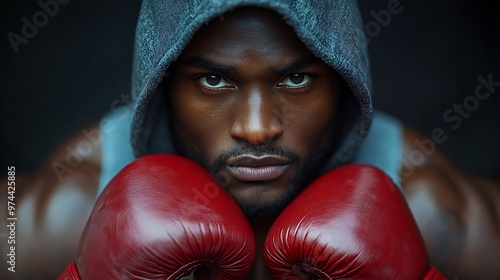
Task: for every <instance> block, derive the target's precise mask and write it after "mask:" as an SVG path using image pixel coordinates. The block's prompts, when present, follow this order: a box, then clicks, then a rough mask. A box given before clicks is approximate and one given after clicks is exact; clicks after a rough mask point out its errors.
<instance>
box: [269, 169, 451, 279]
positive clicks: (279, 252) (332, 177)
mask: <svg viewBox="0 0 500 280" xmlns="http://www.w3.org/2000/svg"><path fill="white" fill-rule="evenodd" d="M264 259H265V261H266V265H267V267H268V269H269V270H270V272H271V273H272V274H273V276H274V277H275V278H276V279H318V278H320V279H391V280H396V279H401V280H412V279H445V278H444V277H443V276H442V275H441V274H440V273H439V272H438V271H437V270H436V269H435V268H433V267H430V266H429V260H428V256H427V251H426V248H425V245H424V242H423V239H422V237H421V235H420V232H419V230H418V228H417V225H416V224H415V221H414V219H413V216H412V214H411V212H410V210H409V209H408V206H407V204H406V201H405V199H404V198H403V196H402V195H401V193H400V191H399V189H398V188H397V187H396V186H395V185H394V183H393V182H392V181H391V179H390V178H389V177H387V176H386V175H385V174H384V173H383V172H382V171H380V170H378V169H376V168H374V167H371V166H368V165H354V164H353V165H348V166H343V167H339V168H337V169H335V170H333V171H330V172H329V173H327V174H325V175H324V176H322V177H320V178H319V179H318V180H316V181H314V182H313V183H312V184H311V185H310V186H308V187H307V188H306V189H305V190H304V191H303V192H302V193H301V194H300V195H299V196H298V197H297V198H296V199H295V200H294V201H292V203H290V205H289V206H288V207H287V208H286V209H285V210H284V211H283V212H282V213H281V214H280V216H279V217H278V218H277V219H276V221H275V222H274V224H273V226H272V227H271V229H270V230H269V232H268V235H267V238H266V242H265V248H264Z"/></svg>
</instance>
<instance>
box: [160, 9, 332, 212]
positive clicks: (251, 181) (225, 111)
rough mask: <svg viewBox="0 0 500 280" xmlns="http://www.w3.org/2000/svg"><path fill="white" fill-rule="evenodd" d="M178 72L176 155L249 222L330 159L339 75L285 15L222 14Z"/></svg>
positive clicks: (173, 100)
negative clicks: (201, 171) (210, 179)
mask: <svg viewBox="0 0 500 280" xmlns="http://www.w3.org/2000/svg"><path fill="white" fill-rule="evenodd" d="M171 72H172V75H171V77H170V82H169V89H168V92H167V93H166V94H169V97H170V100H169V106H170V109H169V110H170V111H171V113H172V127H173V129H174V132H173V134H174V135H175V138H176V139H175V140H176V141H175V142H176V147H177V149H178V150H179V152H180V153H181V154H183V155H185V156H187V157H190V158H192V159H194V160H196V161H198V162H199V163H200V164H202V165H203V166H205V167H206V168H207V169H208V170H209V171H210V172H211V173H212V174H213V175H214V176H215V177H216V178H217V179H218V180H219V182H220V183H221V185H222V186H223V187H224V188H225V189H226V190H227V191H228V192H229V193H230V194H231V195H232V197H233V198H234V199H235V200H236V201H237V202H238V203H239V204H240V206H241V207H242V209H243V210H244V212H245V213H246V214H247V216H250V217H260V216H266V215H275V214H276V213H278V212H279V211H281V210H282V208H283V207H284V206H285V205H286V204H287V203H288V202H289V201H290V200H291V199H292V198H293V197H294V196H295V195H296V194H297V193H298V192H299V191H300V190H301V189H302V188H303V187H304V185H306V184H307V183H309V182H310V180H311V179H313V178H314V177H315V176H316V175H317V173H318V171H319V170H320V169H321V168H322V166H323V164H324V161H325V160H326V159H327V158H328V156H329V155H330V152H331V147H332V143H333V142H334V139H335V129H334V125H333V124H334V116H335V111H336V107H337V103H338V96H339V91H340V82H339V80H340V79H339V78H338V76H337V74H336V73H335V72H334V71H333V70H332V69H331V68H330V67H329V66H328V65H327V64H325V63H324V62H322V61H321V60H320V59H318V58H316V57H315V56H314V55H313V54H312V53H311V52H310V51H309V50H308V49H307V47H306V46H305V45H304V44H303V43H302V42H301V41H300V40H299V39H298V38H297V36H296V34H295V32H294V31H293V29H292V28H291V27H290V26H288V25H286V23H284V21H283V19H282V18H281V16H279V15H278V14H276V13H274V12H272V11H268V10H264V9H259V8H250V7H246V8H241V9H237V10H234V11H232V12H229V13H227V14H224V15H223V16H222V17H219V18H216V19H215V20H213V21H211V22H209V23H208V25H205V26H203V27H202V28H201V29H200V30H199V31H198V32H197V33H196V35H195V36H194V37H193V38H192V40H191V42H190V44H189V45H188V46H187V48H186V49H185V50H184V51H183V53H182V54H181V56H180V57H179V58H178V59H177V61H176V63H175V65H173V66H172V68H171Z"/></svg>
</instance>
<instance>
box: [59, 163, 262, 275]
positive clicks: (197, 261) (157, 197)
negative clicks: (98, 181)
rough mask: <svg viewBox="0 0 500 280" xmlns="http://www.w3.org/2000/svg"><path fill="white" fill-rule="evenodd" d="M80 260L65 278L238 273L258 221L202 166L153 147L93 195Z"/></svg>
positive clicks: (247, 260)
mask: <svg viewBox="0 0 500 280" xmlns="http://www.w3.org/2000/svg"><path fill="white" fill-rule="evenodd" d="M77 256H78V258H77V260H76V263H72V264H70V265H69V266H68V267H67V268H66V270H65V271H64V272H63V274H62V275H61V276H60V277H59V279H180V278H181V277H189V276H195V278H196V279H239V278H243V277H244V276H245V275H246V274H247V273H248V272H249V271H250V268H251V267H252V264H253V260H254V257H255V241H254V235H253V232H252V228H251V226H250V224H249V223H248V221H247V218H246V217H245V216H244V214H243V212H242V211H241V209H240V208H239V207H238V205H237V204H236V202H235V201H234V200H233V199H232V198H231V196H230V195H229V194H228V193H227V192H225V191H224V190H223V189H222V188H220V187H219V186H218V185H217V183H216V181H215V180H214V179H213V178H212V177H211V176H210V174H208V172H206V171H205V170H204V169H203V168H202V167H201V166H199V165H197V164H196V163H194V162H193V161H191V160H188V159H185V158H182V157H179V156H174V155H160V154H157V155H149V156H145V157H142V158H140V159H138V160H136V161H134V162H133V163H131V164H130V165H128V166H127V167H125V168H124V169H123V170H122V171H120V173H118V175H116V176H115V178H113V180H112V181H111V182H110V183H109V185H108V186H107V187H106V189H105V190H104V192H103V193H102V194H101V195H100V196H99V198H98V199H97V202H96V203H95V206H94V209H93V210H92V213H91V215H90V218H89V220H88V222H87V225H86V227H85V230H84V232H83V234H82V238H81V240H80V245H79V248H78V253H77Z"/></svg>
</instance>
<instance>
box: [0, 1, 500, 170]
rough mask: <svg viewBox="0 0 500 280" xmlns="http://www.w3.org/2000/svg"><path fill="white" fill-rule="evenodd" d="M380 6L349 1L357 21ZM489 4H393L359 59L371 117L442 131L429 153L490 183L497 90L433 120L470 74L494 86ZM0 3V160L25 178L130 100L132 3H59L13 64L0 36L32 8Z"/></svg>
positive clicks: (498, 46) (495, 49) (498, 114)
mask: <svg viewBox="0 0 500 280" xmlns="http://www.w3.org/2000/svg"><path fill="white" fill-rule="evenodd" d="M42 1H44V2H46V1H47V0H42ZM392 1H394V0H392ZM388 2H390V1H389V0H383V1H370V0H360V1H359V3H360V6H361V10H362V13H363V16H364V19H365V23H368V22H371V21H374V20H375V21H376V19H375V17H374V16H373V13H371V11H374V12H379V11H380V10H386V9H387V4H388ZM498 2H499V1H492V0H481V1H456V0H445V1H443V0H442V1H430V0H429V1H418V0H413V1H411V0H400V5H401V7H402V8H403V10H402V11H401V12H400V13H398V14H395V15H392V17H391V19H390V21H389V22H388V24H387V25H386V26H385V27H383V26H382V27H381V29H380V32H379V34H378V35H377V36H372V37H373V38H370V39H371V41H370V44H369V50H370V55H371V62H372V71H373V80H374V95H375V106H376V107H378V108H381V109H383V110H384V111H386V112H389V113H391V114H393V115H395V116H397V117H399V118H400V119H402V120H403V121H404V122H405V123H406V124H408V125H410V126H411V127H413V128H415V129H417V130H418V131H420V132H422V133H423V134H424V135H426V136H427V137H429V136H430V133H431V131H432V130H433V129H434V128H442V129H443V130H444V131H445V132H446V134H447V136H448V139H447V140H446V142H444V143H442V144H439V145H438V147H439V148H440V149H441V150H443V151H444V152H445V153H446V154H447V155H448V156H449V157H450V158H451V159H452V160H453V161H454V162H455V163H456V164H457V165H458V166H459V167H460V168H461V169H463V170H465V171H467V172H472V173H476V174H478V175H483V176H486V177H490V178H496V179H497V180H500V146H499V143H500V97H499V94H500V87H498V88H497V89H496V92H494V93H492V94H491V96H490V97H489V98H488V99H487V100H485V101H481V102H480V104H479V108H478V109H477V110H476V111H474V112H472V113H471V115H470V117H469V118H467V119H463V123H462V125H461V126H460V127H459V128H458V129H456V130H454V129H452V127H451V123H447V122H445V121H444V120H443V113H444V112H445V111H446V110H447V109H450V108H452V106H453V104H455V103H457V104H462V103H463V101H464V99H465V98H466V97H467V96H469V95H473V94H474V91H475V88H476V86H477V85H478V84H479V82H478V80H477V77H478V76H480V75H481V76H483V77H485V78H486V77H487V76H488V75H489V74H492V77H493V80H494V81H498V82H500V52H499V50H500V43H499V41H498V39H499V38H498V37H499V36H500V20H499V18H500V4H499V3H498ZM0 5H1V6H0V9H1V12H0V13H1V14H0V20H1V37H0V46H1V60H0V63H1V73H0V124H1V130H0V133H1V135H0V141H1V142H0V161H1V166H11V165H14V166H16V169H17V170H18V171H31V170H34V169H36V168H37V166H39V165H40V164H41V163H42V161H43V160H44V159H45V158H46V157H47V156H48V155H49V153H51V152H52V151H53V150H54V149H55V148H56V147H57V146H58V145H60V144H61V141H62V140H63V139H65V138H67V137H69V136H71V135H74V134H76V133H79V132H80V131H81V130H82V129H83V128H84V127H85V126H87V125H89V124H90V123H93V122H96V121H98V120H99V119H100V118H101V117H102V115H103V114H104V113H106V112H107V111H109V110H110V108H111V103H112V101H113V100H115V99H116V98H119V96H120V95H121V94H127V93H129V90H130V72H131V60H132V49H133V39H134V29H135V22H136V19H137V14H138V9H139V5H140V1H137V0H135V1H118V0H113V1H97V0H87V1H83V0H72V1H69V3H68V4H65V5H60V7H59V11H58V13H57V14H56V15H55V16H54V17H50V18H49V20H48V23H47V24H46V25H45V26H43V27H41V28H39V30H38V33H37V34H36V36H34V37H33V38H32V39H29V42H28V43H27V44H21V45H20V46H19V52H18V53H17V54H16V53H15V52H14V50H13V48H12V46H11V44H10V42H9V40H8V38H7V34H8V33H9V32H14V33H16V34H19V35H21V28H22V25H23V22H22V21H21V18H22V17H26V18H28V19H29V20H30V21H32V17H33V15H34V14H35V13H36V12H38V11H40V10H41V8H40V6H39V5H38V4H37V1H25V0H24V1H21V0H2V1H1V3H0ZM372 32H373V31H372ZM371 34H373V33H371ZM0 177H3V175H1V174H0Z"/></svg>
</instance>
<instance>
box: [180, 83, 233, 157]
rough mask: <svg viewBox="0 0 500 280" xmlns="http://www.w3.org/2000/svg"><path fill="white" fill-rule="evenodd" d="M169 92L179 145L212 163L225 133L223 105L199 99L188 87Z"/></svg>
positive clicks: (225, 118) (225, 120)
mask: <svg viewBox="0 0 500 280" xmlns="http://www.w3.org/2000/svg"><path fill="white" fill-rule="evenodd" d="M172 92H173V94H172V98H171V106H172V108H173V118H174V122H173V123H174V133H176V134H177V135H176V136H177V138H178V139H179V141H182V143H181V146H182V147H184V148H185V149H187V151H185V152H188V153H196V154H199V155H202V156H203V157H204V158H205V159H206V160H208V161H210V162H211V160H213V158H214V157H215V155H216V154H217V149H218V147H219V146H221V143H224V142H225V141H224V139H225V138H224V137H225V135H227V134H228V132H227V124H226V122H227V119H228V118H227V116H226V115H227V113H226V112H225V111H224V110H221V108H224V107H225V106H224V105H221V104H218V105H217V102H205V101H203V100H199V99H200V97H199V96H195V93H191V92H190V91H189V88H187V89H182V88H176V89H175V91H172ZM198 94H199V93H198ZM202 98H203V97H202Z"/></svg>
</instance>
